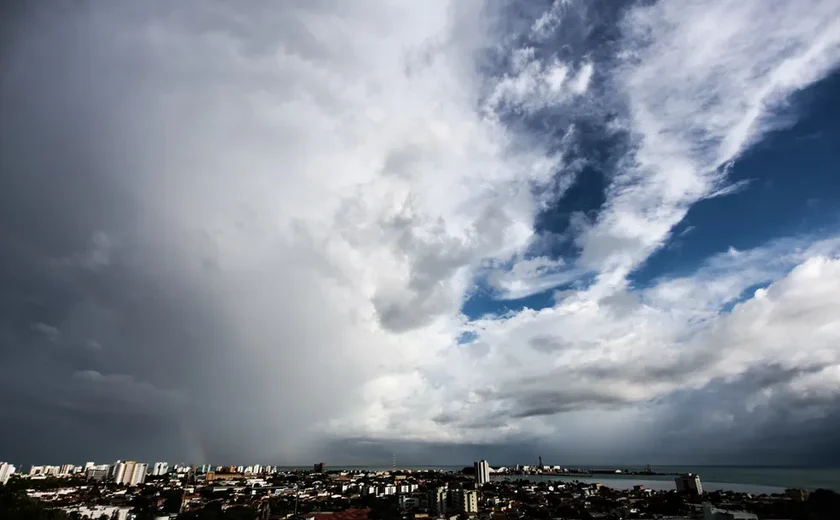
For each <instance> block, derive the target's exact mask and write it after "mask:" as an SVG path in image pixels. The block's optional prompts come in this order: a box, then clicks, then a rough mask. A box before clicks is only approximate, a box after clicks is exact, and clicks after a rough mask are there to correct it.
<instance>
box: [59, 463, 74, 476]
mask: <svg viewBox="0 0 840 520" xmlns="http://www.w3.org/2000/svg"><path fill="white" fill-rule="evenodd" d="M75 468H76V466H74V465H73V464H64V465H63V466H61V469H60V470H59V471H58V474H59V475H72V474H73V470H74V469H75Z"/></svg>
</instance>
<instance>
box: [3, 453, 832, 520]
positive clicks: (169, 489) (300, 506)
mask: <svg viewBox="0 0 840 520" xmlns="http://www.w3.org/2000/svg"><path fill="white" fill-rule="evenodd" d="M621 472H622V470H619V469H616V470H592V469H581V468H565V467H560V466H544V465H543V464H542V461H541V460H540V463H539V464H538V465H537V466H530V467H529V466H515V467H511V468H505V467H496V468H492V467H490V465H489V463H488V462H487V461H486V460H481V461H478V462H475V463H474V464H473V466H472V467H466V468H464V469H463V470H461V471H440V470H408V469H406V470H400V469H396V468H394V469H391V470H389V471H374V470H331V469H329V468H327V466H326V465H325V464H324V463H318V464H315V465H314V467H313V468H312V469H311V470H301V469H297V470H290V469H285V468H279V467H276V466H261V465H251V466H211V465H207V464H205V465H199V466H194V465H184V464H175V465H172V466H170V465H169V464H168V463H166V462H156V463H154V464H147V463H143V462H136V461H116V462H114V463H111V464H96V463H94V462H88V463H86V464H84V465H73V464H65V465H60V466H31V467H29V468H28V470H26V471H19V470H18V469H17V468H15V466H13V465H12V464H9V463H0V485H2V487H0V518H2V519H4V520H5V519H7V518H8V519H10V520H16V519H18V518H21V519H23V518H26V519H29V518H37V519H48V520H82V519H90V520H170V519H172V520H174V519H178V520H217V519H222V520H255V519H259V520H275V519H307V520H363V519H383V520H384V519H395V520H396V519H400V520H411V519H438V518H447V519H451V520H454V519H476V520H484V519H491V518H492V519H498V520H507V519H511V520H513V519H517V520H519V519H531V518H534V519H546V520H548V519H636V518H638V519H667V520H677V519H703V520H735V519H741V520H749V519H764V518H768V519H769V518H773V519H783V518H788V519H813V520H816V519H828V518H833V519H836V518H840V495H838V494H837V493H835V492H833V491H829V490H814V491H810V492H809V491H806V490H802V489H788V490H786V491H785V492H784V493H775V494H770V495H768V494H761V495H753V494H749V493H737V492H733V491H715V492H704V490H703V486H702V483H701V481H700V476H699V475H694V474H683V475H674V476H673V478H674V486H673V489H670V490H652V489H646V488H645V487H644V486H642V485H637V486H635V487H633V488H632V489H627V490H616V489H611V488H609V487H607V486H602V485H601V484H598V483H593V482H591V481H587V482H582V481H579V480H574V479H569V478H566V479H564V481H559V480H551V479H550V478H548V479H547V478H544V477H546V476H549V477H550V476H565V477H574V476H575V475H587V476H592V475H597V474H599V473H621ZM630 473H632V472H630ZM634 474H641V475H662V474H657V473H654V472H653V471H652V470H651V469H650V468H649V467H648V468H645V470H644V471H643V472H635V473H634ZM534 475H540V476H541V477H543V478H540V480H539V481H538V482H535V481H533V480H529V477H531V476H534Z"/></svg>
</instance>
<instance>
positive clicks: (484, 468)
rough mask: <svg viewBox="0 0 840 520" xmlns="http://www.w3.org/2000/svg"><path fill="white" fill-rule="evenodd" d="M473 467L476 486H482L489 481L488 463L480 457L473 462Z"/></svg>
mask: <svg viewBox="0 0 840 520" xmlns="http://www.w3.org/2000/svg"><path fill="white" fill-rule="evenodd" d="M473 467H474V468H475V484H476V485H477V486H483V485H484V484H486V483H487V482H490V464H488V463H487V461H486V460H484V459H481V460H480V461H478V462H475V463H473Z"/></svg>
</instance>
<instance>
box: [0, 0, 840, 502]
mask: <svg viewBox="0 0 840 520" xmlns="http://www.w3.org/2000/svg"><path fill="white" fill-rule="evenodd" d="M0 35H2V36H0V71H2V74H0V103H2V107H0V172H2V173H0V409H2V410H3V425H2V427H0V446H2V447H3V450H4V453H0V459H2V460H10V461H12V462H13V463H15V464H18V463H29V462H33V463H36V464H37V463H40V462H41V461H44V462H46V461H54V462H57V463H62V464H63V463H65V462H66V461H67V460H79V461H85V460H111V461H113V460H116V459H118V458H125V457H130V459H128V460H133V461H149V462H154V461H155V460H158V461H159V460H169V461H176V460H183V461H195V462H196V463H198V464H202V463H206V462H207V461H222V462H224V461H238V460H239V461H252V462H253V463H259V464H266V463H269V462H270V463H272V464H278V465H284V466H288V465H296V464H300V465H302V466H305V467H310V468H312V467H313V466H312V465H313V464H314V463H315V462H317V461H320V460H323V461H326V464H327V466H326V468H327V470H329V469H330V468H333V467H340V466H352V465H366V464H372V463H375V464H377V465H381V466H383V467H388V466H391V465H392V464H393V463H392V460H393V458H394V454H395V453H396V463H397V464H398V465H401V466H410V465H420V464H424V462H431V463H432V465H435V464H437V463H440V464H444V463H446V462H447V461H463V463H464V465H465V466H469V465H471V464H472V463H473V462H474V461H478V460H481V459H483V458H486V459H487V460H489V461H491V462H492V463H493V464H500V465H502V464H509V463H514V462H520V463H527V464H531V463H534V462H536V461H537V457H540V456H541V457H542V458H543V460H545V461H546V463H547V464H548V463H552V462H554V461H562V463H563V464H568V465H575V466H576V465H580V464H592V465H615V464H617V465H625V464H637V465H643V464H652V465H654V466H655V465H662V464H686V465H689V464H731V465H753V464H760V465H792V466H840V446H838V444H837V442H836V439H837V438H840V298H838V297H837V294H840V232H839V231H838V229H840V225H838V224H840V176H838V175H837V172H838V171H840V155H838V152H837V150H838V144H840V105H838V103H837V99H838V97H840V68H838V67H840V2H837V1H836V0H799V1H797V2H792V1H785V0H739V1H734V0H703V1H700V0H697V1H692V2H680V1H674V2H669V1H665V0H660V1H648V0H511V1H505V2H495V1H479V2H463V1H460V0H428V1H423V2H410V1H397V2H380V1H378V0H358V1H353V2H340V1H335V2H253V3H252V2H247V3H242V2H222V3H215V2H212V3H208V2H203V1H199V0H186V1H184V2H178V3H177V4H170V3H168V2H163V1H156V0H153V1H149V2H137V1H130V0H115V1H110V2H98V3H97V2H94V3H90V4H89V3H86V2H81V3H78V2H69V3H67V2H25V1H22V0H12V1H11V2H4V6H3V16H2V17H0ZM461 498H463V499H464V500H465V502H464V504H466V503H467V502H469V497H466V498H464V497H461ZM464 507H465V508H468V507H471V506H469V505H464Z"/></svg>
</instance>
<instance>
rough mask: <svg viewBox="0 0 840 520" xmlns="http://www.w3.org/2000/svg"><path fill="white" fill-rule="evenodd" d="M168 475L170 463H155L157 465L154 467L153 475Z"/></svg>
mask: <svg viewBox="0 0 840 520" xmlns="http://www.w3.org/2000/svg"><path fill="white" fill-rule="evenodd" d="M167 473H169V463H168V462H155V465H154V466H152V475H155V476H157V475H166V474H167Z"/></svg>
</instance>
